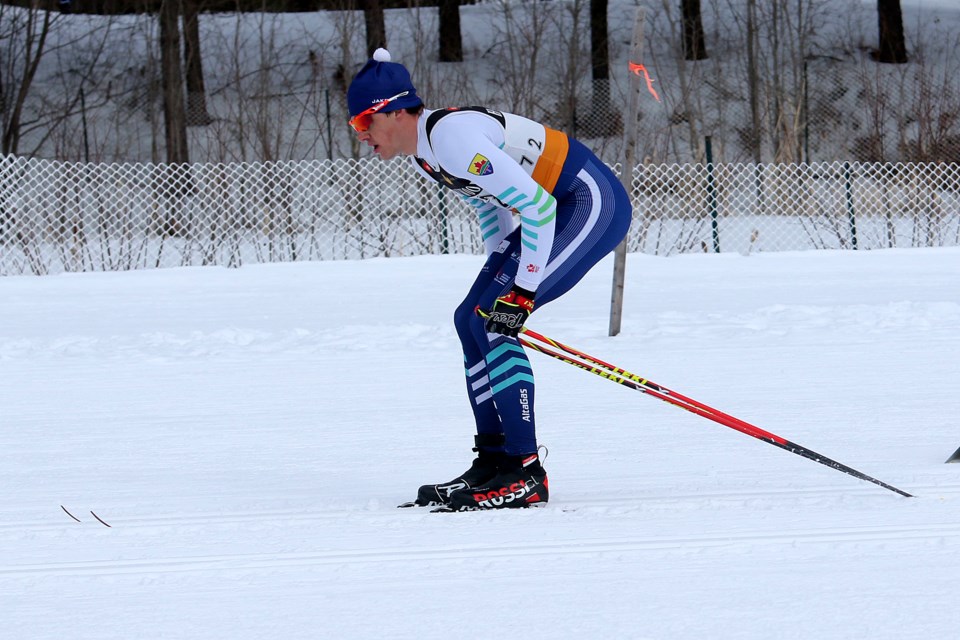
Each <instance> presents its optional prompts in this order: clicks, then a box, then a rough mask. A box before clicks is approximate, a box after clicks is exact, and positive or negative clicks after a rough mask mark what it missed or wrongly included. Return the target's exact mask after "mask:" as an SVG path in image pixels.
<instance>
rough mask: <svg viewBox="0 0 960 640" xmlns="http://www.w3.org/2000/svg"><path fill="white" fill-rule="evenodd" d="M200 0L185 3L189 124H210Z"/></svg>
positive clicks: (184, 42) (184, 30)
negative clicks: (201, 50)
mask: <svg viewBox="0 0 960 640" xmlns="http://www.w3.org/2000/svg"><path fill="white" fill-rule="evenodd" d="M199 15H200V0H184V3H183V62H184V66H185V67H186V70H187V125H188V126H189V125H199V126H203V125H208V124H210V123H211V122H212V121H213V120H212V119H211V118H210V115H209V114H208V113H207V94H206V90H205V89H204V86H203V58H202V56H201V54H200V20H199V19H198V18H199Z"/></svg>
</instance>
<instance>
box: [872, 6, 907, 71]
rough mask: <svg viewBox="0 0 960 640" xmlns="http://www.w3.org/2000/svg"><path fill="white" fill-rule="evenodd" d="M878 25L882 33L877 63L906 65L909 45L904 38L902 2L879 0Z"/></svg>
mask: <svg viewBox="0 0 960 640" xmlns="http://www.w3.org/2000/svg"><path fill="white" fill-rule="evenodd" d="M877 24H878V27H879V31H880V38H879V41H880V45H879V47H877V53H876V58H877V62H888V63H892V64H903V63H905V62H906V61H907V45H906V43H905V41H904V37H903V11H901V9H900V0H877Z"/></svg>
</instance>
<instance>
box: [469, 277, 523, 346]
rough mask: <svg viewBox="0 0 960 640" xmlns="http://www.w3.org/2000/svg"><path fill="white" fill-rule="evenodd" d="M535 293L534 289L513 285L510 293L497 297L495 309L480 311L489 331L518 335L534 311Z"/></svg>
mask: <svg viewBox="0 0 960 640" xmlns="http://www.w3.org/2000/svg"><path fill="white" fill-rule="evenodd" d="M534 295H535V294H534V292H533V291H527V290H526V289H522V288H520V287H518V286H517V285H513V288H512V289H510V291H509V293H507V294H505V295H502V296H500V297H499V298H497V299H496V301H495V302H494V303H493V309H490V310H489V311H482V312H480V315H482V316H483V317H484V318H486V325H485V326H486V329H487V331H489V332H490V333H500V334H503V335H505V336H513V337H516V336H517V334H519V333H520V330H521V329H522V328H523V323H524V322H526V321H527V318H529V317H530V313H531V312H533V297H534Z"/></svg>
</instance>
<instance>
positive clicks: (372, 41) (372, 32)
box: [360, 0, 387, 56]
mask: <svg viewBox="0 0 960 640" xmlns="http://www.w3.org/2000/svg"><path fill="white" fill-rule="evenodd" d="M360 4H361V5H362V6H363V22H364V24H365V25H366V27H367V55H368V56H372V55H373V52H374V51H376V50H377V49H378V48H380V47H386V46H387V26H386V23H385V22H384V18H383V5H381V4H380V0H361V2H360Z"/></svg>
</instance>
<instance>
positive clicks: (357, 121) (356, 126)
mask: <svg viewBox="0 0 960 640" xmlns="http://www.w3.org/2000/svg"><path fill="white" fill-rule="evenodd" d="M408 93H410V92H409V91H404V92H403V93H398V94H397V95H395V96H393V97H392V98H387V99H386V100H381V101H380V102H378V103H377V104H375V105H373V106H372V107H370V108H369V109H367V110H366V111H361V112H360V113H358V114H357V115H355V116H353V117H352V118H350V126H351V127H353V130H354V131H356V132H357V133H363V132H364V131H366V130H367V129H369V128H370V123H371V122H373V114H375V113H376V112H377V111H380V110H381V109H383V108H384V107H385V106H387V105H388V104H390V103H391V102H393V101H394V100H396V99H398V98H402V97H403V96H405V95H407V94H408Z"/></svg>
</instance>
